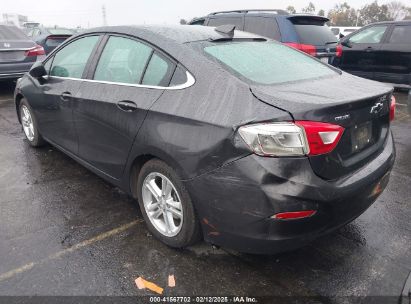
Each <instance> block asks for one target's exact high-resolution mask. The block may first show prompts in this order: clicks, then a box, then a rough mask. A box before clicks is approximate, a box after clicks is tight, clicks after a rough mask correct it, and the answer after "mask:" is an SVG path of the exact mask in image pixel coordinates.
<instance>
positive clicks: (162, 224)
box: [142, 172, 184, 237]
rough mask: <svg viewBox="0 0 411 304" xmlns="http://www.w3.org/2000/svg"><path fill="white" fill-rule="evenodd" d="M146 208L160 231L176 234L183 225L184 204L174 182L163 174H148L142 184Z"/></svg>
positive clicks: (168, 234) (166, 233)
mask: <svg viewBox="0 0 411 304" xmlns="http://www.w3.org/2000/svg"><path fill="white" fill-rule="evenodd" d="M142 187H143V189H142V197H143V204H144V209H145V211H146V214H147V216H148V218H149V219H150V222H151V223H152V224H153V226H154V227H155V228H156V230H157V231H158V232H160V233H161V234H162V235H164V236H167V237H173V236H176V235H177V234H178V233H179V232H180V230H181V227H182V226H183V218H184V215H183V206H182V204H181V199H180V196H179V194H178V192H177V190H176V188H175V186H174V185H173V183H172V182H171V181H170V180H169V179H168V178H167V177H166V176H164V175H163V174H160V173H157V172H153V173H150V174H149V175H147V177H146V178H145V179H144V182H143V185H142Z"/></svg>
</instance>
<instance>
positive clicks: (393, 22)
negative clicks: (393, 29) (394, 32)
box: [366, 20, 411, 26]
mask: <svg viewBox="0 0 411 304" xmlns="http://www.w3.org/2000/svg"><path fill="white" fill-rule="evenodd" d="M375 24H400V25H401V24H411V20H398V21H381V22H375V23H370V24H367V25H366V26H371V25H375Z"/></svg>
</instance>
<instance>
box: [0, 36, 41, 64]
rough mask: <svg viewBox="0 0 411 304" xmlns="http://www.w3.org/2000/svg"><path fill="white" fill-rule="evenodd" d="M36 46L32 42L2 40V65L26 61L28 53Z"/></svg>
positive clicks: (0, 52)
mask: <svg viewBox="0 0 411 304" xmlns="http://www.w3.org/2000/svg"><path fill="white" fill-rule="evenodd" d="M35 45H36V44H35V43H34V42H33V41H30V40H0V64H2V63H14V62H22V61H24V60H26V55H25V53H26V51H27V50H29V49H31V48H33V47H34V46H35Z"/></svg>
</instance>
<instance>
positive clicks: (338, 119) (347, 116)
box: [334, 114, 351, 121]
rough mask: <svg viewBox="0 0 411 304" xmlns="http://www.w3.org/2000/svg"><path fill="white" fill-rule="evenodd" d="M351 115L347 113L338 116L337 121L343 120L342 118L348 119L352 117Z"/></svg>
mask: <svg viewBox="0 0 411 304" xmlns="http://www.w3.org/2000/svg"><path fill="white" fill-rule="evenodd" d="M350 118H351V115H350V114H346V115H342V116H337V117H336V118H334V119H335V121H341V120H346V119H350Z"/></svg>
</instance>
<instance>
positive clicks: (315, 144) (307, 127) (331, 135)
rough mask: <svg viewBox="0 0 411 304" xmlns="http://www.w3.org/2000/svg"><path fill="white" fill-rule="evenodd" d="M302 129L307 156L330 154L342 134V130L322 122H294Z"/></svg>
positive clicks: (339, 127)
mask: <svg viewBox="0 0 411 304" xmlns="http://www.w3.org/2000/svg"><path fill="white" fill-rule="evenodd" d="M295 124H296V125H297V126H300V127H302V128H303V129H304V131H305V135H306V138H307V142H308V146H309V148H310V152H309V154H308V155H320V154H326V153H330V152H331V151H333V150H334V148H335V147H336V146H337V144H338V142H339V141H340V139H341V136H342V135H343V133H344V128H343V127H341V126H338V125H333V124H329V123H324V122H316V121H304V120H302V121H296V122H295Z"/></svg>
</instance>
